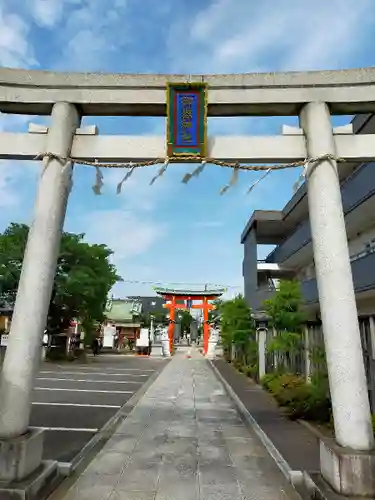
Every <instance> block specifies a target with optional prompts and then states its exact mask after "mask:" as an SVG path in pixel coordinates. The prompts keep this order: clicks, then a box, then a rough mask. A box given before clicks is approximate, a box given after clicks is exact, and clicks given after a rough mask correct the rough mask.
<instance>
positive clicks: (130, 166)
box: [116, 162, 135, 194]
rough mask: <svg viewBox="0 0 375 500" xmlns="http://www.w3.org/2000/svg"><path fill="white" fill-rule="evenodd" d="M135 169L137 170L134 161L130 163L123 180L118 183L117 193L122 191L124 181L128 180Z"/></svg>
mask: <svg viewBox="0 0 375 500" xmlns="http://www.w3.org/2000/svg"><path fill="white" fill-rule="evenodd" d="M134 170H135V167H134V166H133V164H132V162H130V163H129V170H128V171H127V172H126V174H125V175H124V177H123V178H122V180H121V181H120V182H119V183H118V184H117V191H116V192H117V194H120V193H121V190H122V185H123V184H124V182H126V181H127V180H128V179H129V177H130V176H131V175H132V173H133V172H134Z"/></svg>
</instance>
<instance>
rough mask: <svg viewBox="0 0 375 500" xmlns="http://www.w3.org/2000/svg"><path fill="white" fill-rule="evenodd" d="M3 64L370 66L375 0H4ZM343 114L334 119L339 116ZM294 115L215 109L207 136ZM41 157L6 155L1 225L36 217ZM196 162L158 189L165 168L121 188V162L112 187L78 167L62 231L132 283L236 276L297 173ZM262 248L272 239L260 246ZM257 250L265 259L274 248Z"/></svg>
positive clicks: (148, 123)
mask: <svg viewBox="0 0 375 500" xmlns="http://www.w3.org/2000/svg"><path fill="white" fill-rule="evenodd" d="M0 24H1V26H2V29H1V31H0V64H1V65H2V66H8V67H18V68H32V69H51V70H56V71H90V72H91V71H102V72H121V73H235V72H256V71H288V70H291V71H292V70H313V69H314V70H316V69H338V68H354V67H362V66H371V65H374V62H375V56H374V53H373V46H374V41H375V8H374V1H373V0H329V1H326V0H277V1H276V0H263V1H262V2H260V1H256V0H216V1H213V0H163V1H162V2H160V1H157V0H142V1H140V0H0ZM30 120H31V121H33V122H45V123H48V120H46V119H40V118H34V117H32V118H30V117H23V116H19V117H11V116H5V115H2V116H1V117H0V128H1V129H2V130H8V131H26V130H27V123H28V122H29V121H30ZM347 120H348V118H347V117H345V118H340V119H337V120H335V124H342V123H345V122H346V121H347ZM84 123H86V124H93V123H95V124H96V125H98V127H99V131H100V133H101V134H122V135H126V134H131V135H134V134H154V135H155V134H156V135H162V134H164V130H165V128H164V119H160V118H133V117H131V118H126V117H124V118H96V117H91V118H89V119H87V118H85V120H84ZM283 123H287V124H291V125H293V124H297V120H296V119H295V118H283V117H279V118H265V119H264V118H263V119H261V118H228V119H224V118H217V119H209V124H208V127H209V129H208V130H209V134H211V135H212V134H217V135H227V134H229V135H230V134H277V133H280V129H281V125H282V124H283ZM39 169H40V165H38V164H37V163H21V162H12V163H8V162H2V163H0V230H3V229H4V228H5V227H6V226H7V225H8V224H9V223H10V222H12V221H19V222H26V223H30V222H31V217H32V206H33V200H34V195H35V190H36V184H37V179H38V175H39ZM188 171H191V166H188V165H178V166H174V165H173V166H172V167H170V169H169V170H167V172H166V173H165V175H164V176H163V177H162V178H161V179H158V180H157V181H156V182H155V184H154V185H153V186H149V183H150V180H151V178H152V177H153V176H154V175H155V169H154V167H153V168H150V169H147V170H142V171H139V172H138V171H137V172H135V173H134V174H133V176H132V177H131V179H129V181H127V182H126V183H125V184H124V187H123V192H122V194H121V195H119V196H117V195H116V184H117V182H118V181H119V180H120V178H121V177H122V175H123V174H122V173H121V172H116V171H106V172H105V178H104V182H105V186H104V189H103V195H102V196H95V195H94V194H93V192H92V189H91V187H92V185H93V183H94V178H95V172H94V171H93V170H92V169H89V168H86V167H79V166H78V167H76V168H75V175H74V188H73V191H72V194H71V197H70V201H69V208H68V213H67V218H66V223H65V229H66V230H68V231H74V232H83V233H85V234H86V238H87V240H89V241H91V242H100V243H106V244H107V245H108V246H110V247H111V248H112V249H113V250H114V251H115V254H114V262H115V263H116V265H117V267H118V270H119V272H120V274H121V275H122V276H123V278H124V279H125V280H140V281H161V282H164V283H165V284H168V283H170V282H188V283H204V282H210V283H220V284H223V285H237V286H239V287H240V288H233V289H230V290H231V292H232V293H234V292H239V291H241V285H242V276H241V267H242V247H241V244H240V235H241V232H242V229H243V227H244V225H245V224H246V222H247V220H248V218H249V217H250V215H251V213H252V212H253V210H254V209H279V208H282V207H283V205H284V204H285V202H286V201H287V200H288V199H289V198H290V196H291V194H292V186H293V183H294V182H295V180H296V179H297V177H298V176H299V174H300V172H299V171H283V172H279V173H273V174H271V175H270V176H269V177H268V178H267V179H266V180H265V181H264V182H262V183H261V184H259V186H258V187H257V188H256V189H255V190H253V192H252V193H251V195H249V196H247V195H246V194H245V192H246V189H247V188H248V186H249V185H250V184H251V183H252V182H253V181H254V180H256V179H257V177H258V176H259V174H256V173H252V172H250V173H245V174H242V175H241V176H240V179H239V182H238V184H237V186H235V187H234V188H232V189H231V190H229V191H228V192H227V193H226V194H225V195H224V196H219V194H218V193H219V191H220V188H221V187H223V186H224V185H225V184H226V183H227V182H228V179H229V177H230V172H228V170H227V169H220V168H218V167H214V166H208V167H207V168H206V170H205V171H204V172H203V173H202V174H201V176H200V177H199V178H198V179H192V180H191V182H190V183H189V184H188V185H184V184H182V183H181V178H182V177H183V175H184V173H186V172H188ZM264 251H265V250H264ZM264 251H263V254H261V255H260V257H262V256H263V255H264ZM115 292H116V295H120V296H125V295H131V294H142V295H147V294H150V293H151V287H150V286H149V285H130V284H127V283H122V284H120V285H118V286H116V290H115Z"/></svg>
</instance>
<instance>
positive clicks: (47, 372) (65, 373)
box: [39, 370, 149, 377]
mask: <svg viewBox="0 0 375 500" xmlns="http://www.w3.org/2000/svg"><path fill="white" fill-rule="evenodd" d="M39 373H45V374H50V373H53V374H55V375H103V376H105V377H106V376H110V377H123V376H124V375H125V376H126V377H149V375H141V374H139V375H137V374H133V373H108V372H81V371H80V372H60V371H50V370H42V371H40V372H39Z"/></svg>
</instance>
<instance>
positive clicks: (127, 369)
mask: <svg viewBox="0 0 375 500" xmlns="http://www.w3.org/2000/svg"><path fill="white" fill-rule="evenodd" d="M56 368H66V366H63V365H56ZM90 368H91V371H93V372H95V370H100V369H103V368H104V367H99V366H98V367H90V366H77V367H75V369H76V370H77V371H78V370H90ZM105 370H106V371H107V372H109V371H111V370H114V371H117V372H154V371H155V370H143V369H142V368H117V367H116V368H109V367H108V368H107V367H105Z"/></svg>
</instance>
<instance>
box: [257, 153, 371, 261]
mask: <svg viewBox="0 0 375 500" xmlns="http://www.w3.org/2000/svg"><path fill="white" fill-rule="evenodd" d="M374 168H375V165H374V163H367V164H364V165H362V166H361V167H359V168H358V169H357V170H356V171H355V172H354V174H353V175H352V176H350V177H349V178H348V179H347V180H346V181H345V182H344V183H343V185H342V187H341V197H342V204H343V209H344V213H345V214H347V213H349V212H350V211H352V210H354V209H355V208H356V207H357V206H358V205H360V204H361V203H363V202H364V201H365V200H367V199H368V198H369V197H371V196H373V195H374V193H375V176H374ZM310 240H311V232H310V223H309V221H308V220H306V221H304V222H303V223H302V224H301V225H300V226H298V227H297V229H296V230H295V231H294V232H293V233H292V234H291V235H290V236H289V237H288V238H287V239H286V240H285V241H284V242H283V243H281V244H280V245H278V246H277V247H276V248H275V249H274V250H273V251H272V252H271V253H270V254H269V256H268V257H267V259H266V260H267V262H280V263H281V262H284V261H285V260H286V259H288V258H289V257H291V256H292V255H293V254H294V253H296V252H298V251H299V250H300V249H301V248H302V247H304V246H305V245H306V244H307V243H308V242H309V241H310Z"/></svg>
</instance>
